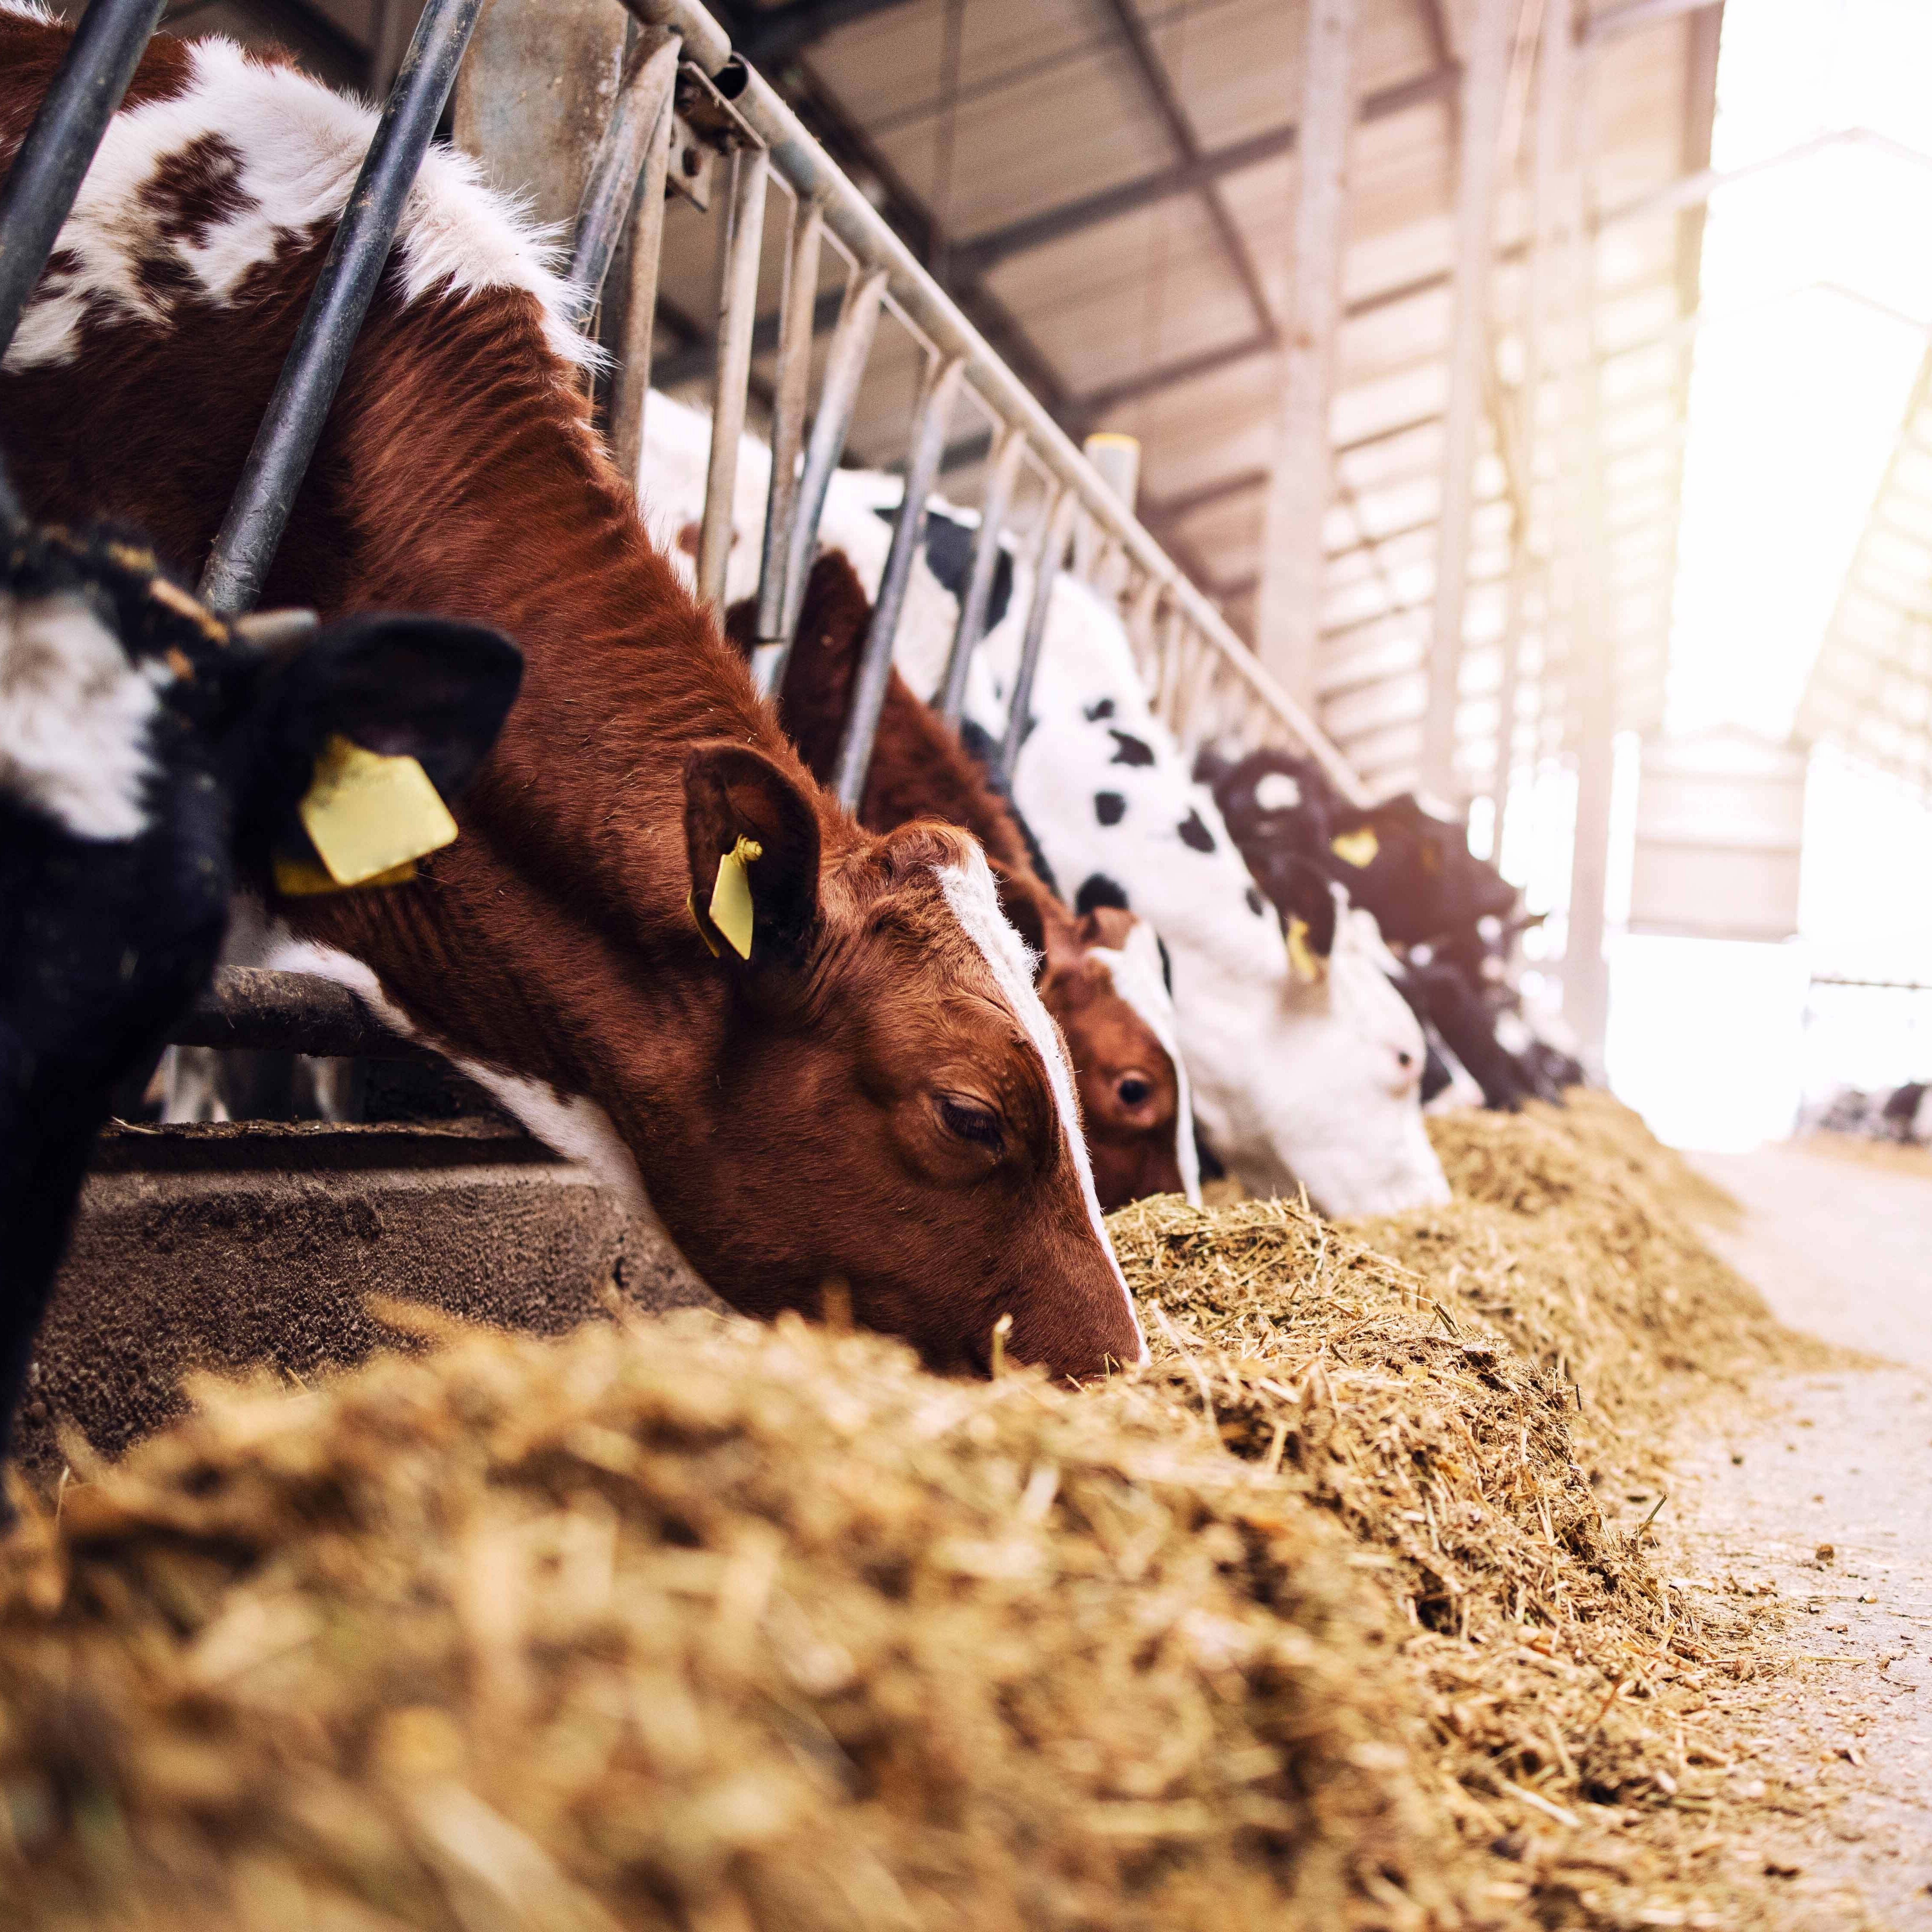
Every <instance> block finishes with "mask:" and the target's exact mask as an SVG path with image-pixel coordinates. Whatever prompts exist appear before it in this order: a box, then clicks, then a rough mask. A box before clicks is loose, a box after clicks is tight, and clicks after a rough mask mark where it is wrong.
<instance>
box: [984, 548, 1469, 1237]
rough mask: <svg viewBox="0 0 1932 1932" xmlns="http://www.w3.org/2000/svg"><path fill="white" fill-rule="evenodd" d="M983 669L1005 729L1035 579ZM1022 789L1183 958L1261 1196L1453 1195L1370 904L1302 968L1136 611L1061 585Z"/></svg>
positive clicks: (1192, 1015)
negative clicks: (1146, 647)
mask: <svg viewBox="0 0 1932 1932" xmlns="http://www.w3.org/2000/svg"><path fill="white" fill-rule="evenodd" d="M1027 576H1028V573H1027V572H1026V571H1025V570H1024V569H1022V570H1021V571H1019V573H1017V577H1018V580H1017V581H1016V583H1015V586H1014V591H1013V600H1012V608H1011V610H1010V612H1009V613H1008V616H1007V619H1006V620H1005V622H1004V623H1002V624H1001V625H1000V627H999V628H998V630H996V631H994V632H993V633H992V634H991V635H989V637H988V638H987V639H986V643H985V644H984V645H983V646H982V648H981V652H980V657H979V658H978V659H977V660H976V661H975V664H974V676H973V678H972V680H971V683H970V684H969V686H968V699H967V703H968V713H969V715H971V716H972V717H973V718H974V719H975V720H976V721H977V722H978V723H979V724H980V725H981V726H982V727H983V728H984V729H985V730H987V731H988V732H989V733H992V734H995V735H997V733H998V732H999V731H1000V730H1001V729H1003V727H1004V722H1005V718H1004V712H1005V709H1006V706H1005V702H1004V692H1005V690H1006V689H1007V687H1008V685H1009V684H1010V680H1011V678H1012V676H1013V670H1014V668H1015V666H1016V662H1017V659H1018V655H1019V643H1020V640H1021V634H1022V629H1023V627H1024V624H1025V608H1026V605H1027V603H1028V595H1029V589H1030V586H1029V585H1028V582H1027ZM1031 711H1032V715H1033V720H1034V721H1033V723H1032V724H1031V727H1030V728H1029V730H1028V733H1027V735H1026V737H1025V740H1024V742H1022V745H1021V748H1020V753H1019V759H1018V761H1017V763H1016V765H1015V767H1014V772H1013V799H1014V802H1015V803H1016V805H1018V806H1019V808H1020V811H1021V812H1022V814H1023V815H1024V816H1025V819H1026V820H1027V822H1028V824H1029V825H1031V826H1032V828H1033V830H1034V835H1035V837H1037V838H1038V839H1039V840H1040V844H1041V845H1042V846H1043V847H1044V849H1045V850H1046V856H1047V859H1048V862H1049V864H1051V865H1052V867H1053V868H1054V871H1055V873H1056V874H1058V877H1059V878H1060V881H1061V886H1062V888H1063V889H1064V890H1065V891H1066V892H1067V894H1068V895H1069V896H1070V898H1071V899H1072V900H1073V901H1074V902H1075V903H1076V904H1080V903H1082V901H1085V903H1086V904H1094V903H1096V902H1097V901H1101V900H1104V899H1106V898H1118V899H1119V900H1121V901H1124V902H1125V903H1126V904H1127V905H1129V906H1130V907H1131V908H1132V909H1133V910H1135V911H1136V912H1138V913H1140V914H1142V916H1143V917H1145V919H1147V920H1148V922H1150V923H1151V925H1152V926H1153V927H1154V930H1155V931H1156V932H1157V933H1159V934H1160V938H1161V941H1162V943H1163V945H1164V946H1165V947H1166V949H1167V952H1168V956H1169V959H1170V961H1171V962H1172V971H1173V975H1174V998H1175V1010H1176V1011H1177V1012H1178V1014H1179V1016H1180V1020H1181V1050H1182V1052H1183V1054H1184V1056H1185V1057H1186V1059H1187V1068H1188V1073H1189V1074H1190V1077H1191V1079H1192V1081H1193V1088H1194V1102H1195V1109H1196V1112H1197V1113H1198V1114H1199V1116H1200V1118H1201V1122H1202V1126H1203V1127H1205V1129H1206V1130H1207V1132H1208V1138H1209V1139H1210V1140H1211V1142H1213V1144H1214V1148H1215V1149H1216V1151H1217V1152H1218V1153H1219V1154H1220V1156H1221V1157H1222V1158H1223V1160H1225V1161H1226V1163H1227V1164H1228V1166H1229V1168H1230V1169H1232V1171H1233V1172H1235V1174H1236V1175H1238V1176H1239V1177H1240V1178H1241V1181H1243V1182H1244V1184H1246V1185H1247V1186H1248V1187H1250V1188H1252V1189H1253V1190H1256V1192H1258V1193H1278V1192H1285V1191H1287V1190H1291V1189H1292V1188H1293V1187H1295V1186H1296V1185H1297V1184H1300V1185H1301V1186H1304V1187H1307V1190H1308V1194H1309V1198H1310V1200H1312V1201H1313V1202H1314V1203H1315V1204H1316V1206H1317V1207H1319V1208H1321V1209H1322V1211H1324V1212H1325V1213H1327V1214H1390V1213H1394V1212H1395V1211H1398V1210H1400V1209H1402V1208H1413V1207H1419V1206H1424V1205H1430V1204H1433V1203H1436V1202H1444V1201H1446V1200H1448V1198H1449V1189H1448V1182H1447V1181H1445V1179H1444V1178H1443V1174H1442V1164H1441V1163H1440V1162H1439V1161H1438V1160H1437V1159H1436V1154H1435V1151H1434V1150H1433V1148H1431V1147H1430V1143H1429V1137H1428V1135H1427V1132H1426V1131H1425V1130H1424V1127H1423V1124H1422V1109H1421V1100H1420V1088H1421V1079H1422V1068H1423V1061H1424V1054H1425V1052H1426V1048H1425V1045H1424V1040H1423V1037H1422V1029H1421V1026H1420V1025H1418V1022H1417V1021H1416V1019H1415V1015H1414V1014H1413V1013H1411V1012H1410V1010H1409V1007H1408V1005H1407V1004H1406V1002H1405V1001H1403V998H1402V996H1401V995H1400V994H1399V993H1398V992H1397V991H1396V989H1395V988H1394V986H1393V985H1391V983H1390V981H1389V979H1388V974H1387V972H1386V971H1385V964H1386V963H1387V962H1388V951H1387V949H1386V948H1385V947H1384V946H1383V944H1382V936H1381V934H1380V932H1379V931H1378V930H1377V929H1376V922H1375V921H1374V919H1373V917H1371V916H1370V914H1368V913H1366V912H1364V911H1362V910H1360V909H1359V908H1348V907H1346V905H1345V906H1344V907H1343V909H1342V910H1340V911H1339V913H1338V916H1337V919H1336V921H1335V938H1334V944H1333V947H1332V948H1331V951H1330V953H1329V954H1328V957H1327V959H1325V960H1322V959H1319V958H1318V959H1314V960H1313V961H1310V960H1306V959H1304V962H1302V965H1301V967H1300V968H1298V967H1297V965H1296V964H1295V962H1293V961H1292V960H1291V959H1290V956H1289V948H1288V947H1287V946H1286V944H1284V941H1283V932H1282V926H1281V922H1280V919H1279V918H1278V917H1277V915H1276V913H1275V910H1274V907H1272V906H1271V905H1270V904H1268V901H1267V900H1266V899H1265V898H1264V897H1263V896H1262V892H1261V890H1260V889H1259V887H1258V886H1256V884H1255V883H1254V880H1253V878H1252V877H1250V874H1249V872H1248V869H1247V866H1246V865H1244V864H1243V863H1242V861H1241V856H1240V854H1239V853H1238V852H1237V851H1236V850H1235V845H1234V841H1232V839H1231V838H1229V835H1228V832H1227V829H1226V826H1224V825H1223V823H1222V822H1221V816H1220V813H1219V811H1217V810H1216V809H1215V806H1214V799H1213V798H1212V797H1211V796H1210V795H1209V793H1208V791H1207V790H1206V789H1205V787H1202V786H1200V785H1197V784H1195V783H1193V781H1192V779H1191V778H1190V776H1189V775H1188V767H1187V761H1186V760H1185V759H1184V757H1183V756H1182V755H1181V751H1180V748H1179V747H1178V745H1176V744H1175V742H1174V739H1173V738H1172V736H1171V735H1170V734H1169V732H1168V730H1167V728H1166V726H1165V725H1163V724H1162V723H1161V722H1160V720H1159V719H1158V718H1156V717H1155V716H1154V712H1153V710H1152V709H1151V706H1149V704H1148V700H1147V697H1146V694H1145V690H1144V689H1143V688H1142V683H1141V680H1140V677H1139V673H1138V672H1137V670H1136V667H1135V665H1134V661H1133V653H1132V651H1131V649H1130V646H1129V643H1128V640H1127V630H1126V627H1125V625H1123V624H1122V622H1121V619H1120V616H1119V614H1118V612H1117V611H1116V610H1115V609H1114V608H1113V607H1112V605H1111V604H1109V602H1108V601H1106V600H1105V599H1104V598H1100V597H1098V596H1097V595H1095V594H1094V592H1092V591H1091V590H1089V589H1088V588H1087V586H1085V584H1083V583H1079V581H1078V580H1076V579H1074V578H1072V577H1061V578H1060V579H1059V580H1058V581H1057V582H1056V583H1055V586H1054V591H1053V595H1052V600H1051V601H1050V603H1049V607H1048V618H1047V629H1046V640H1045V644H1044V647H1043V650H1042V652H1041V656H1040V666H1039V669H1038V670H1037V674H1036V676H1035V679H1034V688H1033V702H1032V706H1031Z"/></svg>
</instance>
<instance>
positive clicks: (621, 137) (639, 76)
mask: <svg viewBox="0 0 1932 1932" xmlns="http://www.w3.org/2000/svg"><path fill="white" fill-rule="evenodd" d="M677 48H678V43H677V42H676V40H673V39H672V38H670V37H668V36H666V37H662V38H661V39H660V40H658V43H656V44H655V46H653V45H652V44H650V43H649V42H647V41H643V40H640V42H639V43H638V44H637V46H636V47H635V48H634V49H633V50H632V53H631V66H630V71H628V73H627V74H625V76H624V77H623V79H622V80H621V81H620V82H619V83H618V88H617V98H616V101H613V103H612V104H611V107H610V120H609V121H607V123H606V124H605V126H604V136H603V139H601V140H600V141H599V142H598V144H597V153H596V157H595V159H594V160H592V163H591V164H590V178H589V181H586V183H585V184H584V187H583V201H582V202H581V203H580V205H579V206H578V208H577V226H576V229H575V232H574V235H573V236H572V238H571V250H570V281H571V290H572V293H573V294H574V298H575V306H574V309H573V311H572V314H571V320H572V321H574V323H576V325H577V327H578V328H579V329H582V328H584V327H586V326H587V325H588V324H589V320H590V318H591V316H592V314H593V313H594V311H595V309H596V307H597V302H598V297H599V296H601V295H602V293H603V292H604V277H605V276H606V275H608V274H609V273H610V258H611V257H612V256H613V254H616V250H617V243H618V241H619V238H620V237H621V236H622V234H623V232H624V223H625V220H627V219H628V217H629V215H630V212H631V208H632V207H633V206H634V205H635V204H636V202H637V181H638V178H639V176H640V175H642V174H643V171H644V163H645V160H646V157H648V156H649V153H650V148H651V142H652V138H653V136H657V135H659V134H661V133H662V132H663V124H664V118H665V117H666V116H667V115H669V113H670V111H671V94H672V91H673V88H674V87H675V86H676V80H677ZM658 193H659V195H662V193H664V188H663V185H662V184H661V183H660V184H659V185H658ZM641 225H642V224H641V223H640V226H641Z"/></svg>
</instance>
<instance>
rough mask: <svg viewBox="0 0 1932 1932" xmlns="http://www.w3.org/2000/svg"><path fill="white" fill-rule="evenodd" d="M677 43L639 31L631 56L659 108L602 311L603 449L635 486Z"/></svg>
mask: <svg viewBox="0 0 1932 1932" xmlns="http://www.w3.org/2000/svg"><path fill="white" fill-rule="evenodd" d="M681 49H682V43H681V42H680V41H679V40H678V38H677V36H676V34H672V33H669V32H667V31H665V30H664V28H661V27H644V28H640V29H639V30H638V34H637V54H638V55H639V56H640V58H641V59H642V60H643V62H644V64H645V65H646V68H649V70H650V71H652V73H653V74H655V77H656V78H655V80H653V81H652V83H651V86H652V88H653V89H656V88H659V87H661V89H663V93H664V105H663V107H661V109H660V110H659V111H658V118H657V121H656V124H655V126H654V127H652V131H651V135H650V138H649V140H648V141H647V142H646V143H645V146H644V167H643V174H642V175H640V178H639V179H638V181H637V199H636V200H635V202H633V203H632V214H631V233H630V238H629V243H628V250H627V251H624V252H625V253H627V254H628V260H624V261H622V263H621V266H620V272H619V290H620V293H619V296H618V298H617V300H616V302H615V303H614V304H613V303H612V302H606V303H605V305H604V316H605V323H606V338H605V339H606V340H607V341H608V342H610V343H611V344H613V346H614V348H615V352H616V353H615V362H616V367H615V368H614V369H613V371H612V372H611V377H610V448H611V451H612V452H613V455H615V456H616V459H617V467H618V469H619V470H621V471H622V472H623V476H624V480H625V481H626V482H627V483H628V484H631V486H632V487H635V486H636V484H637V476H638V472H640V470H641V469H643V463H644V404H645V402H646V400H647V399H648V398H649V395H650V392H651V336H652V325H653V323H655V320H656V319H657V308H658V257H660V256H661V254H662V253H663V252H664V188H665V182H666V179H667V176H668V175H669V174H670V141H671V119H672V115H671V107H672V102H673V96H674V94H675V92H676V81H677V62H678V56H679V52H680V51H681ZM613 308H614V309H615V310H616V313H615V314H613V312H612V311H613Z"/></svg>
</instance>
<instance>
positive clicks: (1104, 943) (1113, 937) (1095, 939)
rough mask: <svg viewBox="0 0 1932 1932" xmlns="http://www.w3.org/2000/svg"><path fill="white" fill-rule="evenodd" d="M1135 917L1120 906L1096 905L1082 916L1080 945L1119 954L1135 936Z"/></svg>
mask: <svg viewBox="0 0 1932 1932" xmlns="http://www.w3.org/2000/svg"><path fill="white" fill-rule="evenodd" d="M1133 930H1134V916H1133V913H1130V912H1128V911H1126V910H1124V909H1123V908H1122V907H1119V906H1111V905H1097V906H1095V907H1093V908H1092V909H1091V910H1089V911H1088V912H1087V913H1085V914H1083V915H1082V918H1081V921H1080V943H1081V944H1082V945H1083V946H1100V947H1106V949H1107V950H1108V951H1109V952H1110V953H1118V952H1120V951H1121V950H1123V949H1124V947H1126V945H1127V941H1129V939H1130V938H1132V937H1133Z"/></svg>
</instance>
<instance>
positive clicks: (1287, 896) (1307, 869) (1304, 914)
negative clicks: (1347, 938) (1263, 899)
mask: <svg viewBox="0 0 1932 1932" xmlns="http://www.w3.org/2000/svg"><path fill="white" fill-rule="evenodd" d="M1274 886H1275V904H1276V906H1277V908H1278V909H1279V910H1280V913H1281V916H1282V918H1283V919H1284V920H1285V921H1287V922H1290V923H1292V922H1295V921H1297V920H1298V921H1300V922H1301V926H1302V929H1303V931H1302V935H1301V944H1303V945H1304V946H1305V947H1307V950H1308V951H1309V952H1310V953H1313V955H1314V956H1316V958H1317V959H1327V958H1328V956H1329V954H1330V953H1332V952H1334V950H1335V919H1336V905H1335V889H1334V886H1333V885H1332V884H1331V883H1330V881H1329V879H1328V874H1326V873H1325V872H1324V871H1322V869H1321V868H1320V867H1319V866H1317V865H1310V863H1309V862H1307V859H1301V858H1297V857H1293V856H1291V857H1289V859H1286V862H1284V863H1283V864H1281V865H1278V866H1277V868H1275V870H1274Z"/></svg>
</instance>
